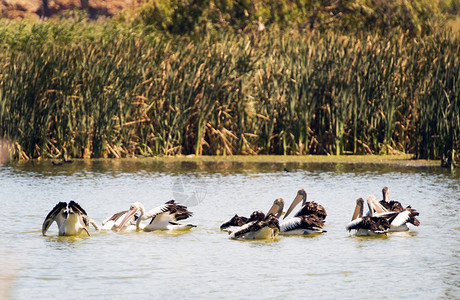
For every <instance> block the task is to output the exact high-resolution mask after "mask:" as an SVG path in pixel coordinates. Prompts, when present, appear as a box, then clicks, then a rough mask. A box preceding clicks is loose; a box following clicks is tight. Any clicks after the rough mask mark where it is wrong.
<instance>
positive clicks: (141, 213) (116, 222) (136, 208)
mask: <svg viewBox="0 0 460 300" xmlns="http://www.w3.org/2000/svg"><path fill="white" fill-rule="evenodd" d="M191 216H192V213H191V212H190V211H188V210H187V207H185V206H183V205H179V204H177V203H176V202H175V201H174V200H171V201H168V202H166V203H165V204H163V205H160V206H158V207H155V208H154V209H151V210H149V211H147V212H146V211H145V208H144V205H143V204H142V203H140V202H134V203H133V204H131V207H130V208H129V210H125V211H121V212H118V213H116V214H114V215H112V216H110V217H108V218H107V219H105V220H104V221H103V222H102V225H101V226H98V225H97V224H96V222H94V220H93V219H91V218H89V217H88V215H87V214H86V212H85V210H84V209H83V208H81V207H80V205H78V203H76V202H74V201H70V203H69V205H67V203H66V202H59V203H58V204H57V205H56V206H55V207H54V208H53V209H52V210H51V211H50V212H49V214H48V215H47V216H46V218H45V221H44V222H43V226H42V234H43V235H45V234H46V231H48V228H49V227H50V226H51V224H52V223H53V222H54V221H56V223H57V226H58V234H59V235H61V236H74V235H80V234H83V232H85V233H86V234H87V235H90V234H89V225H90V224H91V225H93V227H94V228H95V229H96V230H100V229H105V230H113V231H117V232H118V231H130V230H136V231H140V230H142V231H155V230H188V229H190V228H192V227H196V226H195V225H192V224H179V223H177V221H180V220H184V219H187V218H189V217H191ZM146 220H150V222H149V223H148V224H146V223H144V224H143V223H142V221H146Z"/></svg>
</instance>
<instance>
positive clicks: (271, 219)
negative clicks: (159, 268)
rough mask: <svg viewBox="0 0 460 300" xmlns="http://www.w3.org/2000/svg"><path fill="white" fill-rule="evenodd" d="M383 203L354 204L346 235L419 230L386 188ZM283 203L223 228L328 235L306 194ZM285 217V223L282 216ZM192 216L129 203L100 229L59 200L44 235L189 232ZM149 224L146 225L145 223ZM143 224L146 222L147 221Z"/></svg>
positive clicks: (320, 211)
mask: <svg viewBox="0 0 460 300" xmlns="http://www.w3.org/2000/svg"><path fill="white" fill-rule="evenodd" d="M382 194H383V199H382V200H381V201H377V199H376V198H375V196H369V197H368V198H367V205H368V208H369V211H368V212H367V214H366V215H363V210H364V200H363V198H359V199H358V200H356V207H355V210H354V212H353V217H352V220H351V222H349V223H348V224H347V225H346V229H347V230H348V231H351V230H354V231H355V234H356V235H358V236H374V235H382V234H387V233H388V232H392V231H406V230H409V227H408V226H407V223H411V224H413V225H415V226H419V224H420V222H419V221H418V220H417V219H416V218H415V217H416V216H418V215H419V213H418V212H417V211H416V210H415V209H413V208H411V207H410V206H407V207H406V208H404V207H403V206H402V205H401V203H400V202H398V201H393V200H390V197H389V193H388V187H384V188H383V189H382ZM301 202H302V206H301V208H300V209H299V211H297V213H296V214H295V215H294V216H293V217H292V218H290V219H287V220H286V218H287V217H288V216H289V215H290V214H291V212H292V211H293V210H294V209H295V208H296V207H297V206H298V205H299V203H301ZM284 205H285V202H284V200H283V198H278V199H276V200H275V201H274V202H273V205H272V207H271V208H270V209H269V210H268V212H267V213H266V214H265V213H263V212H262V211H260V210H256V211H254V212H253V213H252V214H251V215H250V216H249V218H247V217H241V216H238V215H235V216H233V217H232V218H231V219H230V220H228V221H226V222H224V223H223V224H222V225H221V226H220V229H221V230H225V231H228V234H229V238H231V239H245V240H256V239H274V238H276V237H277V236H278V235H309V234H321V233H323V232H326V231H325V230H324V229H323V226H324V223H325V219H326V216H327V213H326V210H325V209H324V207H323V206H321V205H320V204H318V203H316V202H314V201H307V192H306V191H305V190H304V189H301V190H299V191H298V192H297V195H296V197H295V198H294V200H293V201H292V204H291V205H290V206H289V208H288V210H287V211H286V212H285V213H284V211H283V209H284ZM283 214H284V216H283V218H282V219H281V217H282V215H283ZM191 216H192V212H190V211H188V209H187V207H185V206H183V205H180V204H177V203H176V202H175V201H174V200H170V201H168V202H166V203H164V204H162V205H160V206H158V207H155V208H153V209H151V210H149V211H146V210H145V208H144V205H143V204H142V203H140V202H134V203H132V204H131V206H130V208H129V210H125V211H121V212H118V213H115V214H114V215H112V216H110V217H108V218H107V219H105V220H104V221H103V222H102V225H101V226H98V225H97V224H96V222H95V221H94V220H93V219H91V218H89V217H88V215H87V214H86V211H85V210H84V209H83V208H82V207H81V206H80V205H79V204H78V203H76V202H74V201H70V202H69V204H67V203H66V202H59V203H58V204H56V206H55V207H54V208H53V209H52V210H51V211H50V212H49V213H48V215H47V216H46V218H45V221H44V222H43V226H42V234H43V235H45V234H46V232H47V231H48V229H49V227H50V226H51V224H52V223H53V222H56V223H57V226H58V234H59V235H60V236H75V235H81V234H87V235H90V233H89V229H90V225H92V226H93V227H94V228H95V229H96V230H113V231H116V232H119V231H156V230H168V231H169V230H180V231H182V230H189V229H191V228H193V227H196V225H193V224H180V223H178V221H181V220H185V219H188V218H189V217H191ZM146 221H147V222H146ZM143 222H144V223H143Z"/></svg>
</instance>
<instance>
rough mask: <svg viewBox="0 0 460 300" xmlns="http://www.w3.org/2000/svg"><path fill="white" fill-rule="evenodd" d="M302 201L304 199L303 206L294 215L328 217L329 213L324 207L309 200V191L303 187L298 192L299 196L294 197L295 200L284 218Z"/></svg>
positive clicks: (322, 218)
mask: <svg viewBox="0 0 460 300" xmlns="http://www.w3.org/2000/svg"><path fill="white" fill-rule="evenodd" d="M300 201H302V208H300V210H299V211H298V212H297V213H296V214H295V216H294V217H299V216H305V215H316V216H317V217H318V218H319V219H321V220H323V221H324V219H326V216H327V213H326V210H325V209H324V207H323V206H322V205H319V204H318V203H316V202H314V201H311V202H307V192H306V191H305V190H304V189H301V190H299V191H298V192H297V196H296V197H295V198H294V201H292V204H291V206H290V207H289V209H288V210H287V212H286V214H285V215H284V218H283V219H286V217H287V216H288V215H289V214H290V213H291V212H292V210H293V209H294V208H295V207H296V206H297V205H298V204H299V203H300Z"/></svg>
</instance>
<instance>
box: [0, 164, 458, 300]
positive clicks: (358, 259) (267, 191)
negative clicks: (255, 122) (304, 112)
mask: <svg viewBox="0 0 460 300" xmlns="http://www.w3.org/2000/svg"><path fill="white" fill-rule="evenodd" d="M285 167H288V168H297V169H300V170H298V172H295V173H286V172H284V171H283V169H284V168H285ZM459 173H460V172H457V173H451V172H449V171H447V170H445V169H441V168H438V167H433V166H432V167H414V166H404V165H384V164H370V163H366V164H357V163H356V164H343V163H339V164H336V163H305V164H299V163H290V164H289V163H287V164H286V163H250V162H244V163H243V162H196V161H190V162H188V161H180V162H168V161H167V160H166V161H165V160H149V159H138V160H130V159H127V160H108V161H107V160H94V161H75V162H73V163H71V164H64V165H62V166H53V165H52V164H51V163H50V162H49V161H41V162H40V161H34V162H28V163H15V164H10V165H6V166H1V167H0V187H1V194H0V220H1V222H0V226H1V232H2V234H1V235H0V264H1V270H0V291H1V294H0V298H6V299H30V298H38V299H47V298H56V297H59V298H64V297H65V298H68V299H82V298H89V299H122V298H125V299H134V298H137V299H151V298H153V297H155V298H158V297H160V298H165V297H169V298H184V299H284V298H301V297H302V298H305V297H307V298H324V299H351V298H365V297H372V298H375V297H379V298H388V299H395V298H412V299H415V298H417V299H440V298H444V299H455V298H457V299H459V298H460V235H459V233H460V221H459V220H460V218H459V212H460V174H459ZM385 185H386V186H388V187H389V191H390V198H391V199H393V200H398V201H400V202H402V204H403V205H412V207H413V208H416V209H417V210H418V211H419V213H420V216H419V217H418V219H419V220H420V223H421V225H420V226H419V227H414V226H412V227H410V228H411V230H410V231H408V232H403V233H393V234H389V235H388V236H387V237H384V238H375V237H374V238H369V237H367V238H365V237H356V236H354V235H353V234H350V233H349V232H347V231H346V230H345V225H346V224H347V223H348V222H349V221H350V219H351V215H352V212H353V209H354V205H355V200H356V199H357V198H358V197H363V198H366V197H367V196H368V195H370V194H374V195H375V196H377V199H381V189H382V187H383V186H385ZM301 188H304V189H306V190H307V192H308V200H313V201H316V202H318V203H320V204H321V205H323V206H324V207H325V208H326V210H327V212H328V216H327V219H326V225H325V229H326V230H327V233H324V234H322V235H317V236H312V237H303V236H294V237H286V236H281V237H279V238H278V239H277V240H275V241H235V240H230V239H228V235H227V233H226V232H221V231H220V230H219V226H220V224H221V223H222V222H223V221H225V220H227V219H228V218H230V217H231V216H233V215H234V214H235V213H238V214H239V215H244V216H249V215H250V213H251V212H252V211H254V210H258V209H260V210H263V211H267V210H268V209H269V208H270V206H271V204H272V202H273V200H275V199H276V198H278V197H282V198H284V199H285V201H286V202H287V205H289V204H290V203H291V201H292V200H293V199H294V197H295V195H296V192H297V190H298V189H301ZM170 199H175V200H176V201H177V202H181V203H184V204H185V205H187V206H188V207H189V210H191V211H192V212H193V213H194V216H193V217H192V218H191V219H189V220H187V221H186V223H193V224H196V225H197V227H196V228H193V229H192V230H190V231H187V232H183V233H167V232H160V233H157V232H153V233H152V232H149V233H147V232H126V233H116V232H104V231H95V230H94V229H92V230H91V231H90V232H91V236H82V237H58V236H57V226H56V225H55V224H53V225H52V226H51V227H50V229H49V231H48V233H47V235H46V236H42V235H41V226H42V223H43V220H44V217H45V216H46V215H47V214H48V212H49V211H50V210H51V208H53V207H54V205H56V203H57V202H59V201H66V202H68V201H70V200H75V201H76V202H78V203H79V204H80V205H81V206H82V207H83V208H84V209H85V210H86V212H87V213H88V215H89V216H90V217H91V218H93V219H95V220H96V222H97V223H101V222H102V220H104V219H105V218H106V217H108V216H110V215H112V214H113V213H115V212H118V211H122V210H126V209H128V208H129V206H130V204H131V203H132V202H134V201H141V202H142V203H143V204H144V206H145V207H146V209H151V208H153V207H155V206H158V205H160V204H162V203H164V202H166V201H168V200H170Z"/></svg>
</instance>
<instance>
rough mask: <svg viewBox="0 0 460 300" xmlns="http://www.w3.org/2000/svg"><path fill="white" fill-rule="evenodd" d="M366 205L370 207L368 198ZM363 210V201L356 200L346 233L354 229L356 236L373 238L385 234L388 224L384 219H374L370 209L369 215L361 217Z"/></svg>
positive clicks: (360, 199)
mask: <svg viewBox="0 0 460 300" xmlns="http://www.w3.org/2000/svg"><path fill="white" fill-rule="evenodd" d="M368 205H369V206H370V205H371V204H370V202H369V198H368ZM363 209H364V199H363V198H358V199H357V200H356V207H355V210H354V212H353V217H352V218H351V222H350V223H348V224H347V226H346V229H347V230H348V231H351V230H352V229H355V230H356V235H358V236H374V235H381V234H386V233H387V231H388V229H389V228H390V223H388V220H387V219H386V218H380V217H374V216H373V212H372V209H371V207H369V211H370V212H371V213H370V214H371V215H370V216H365V217H363Z"/></svg>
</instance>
